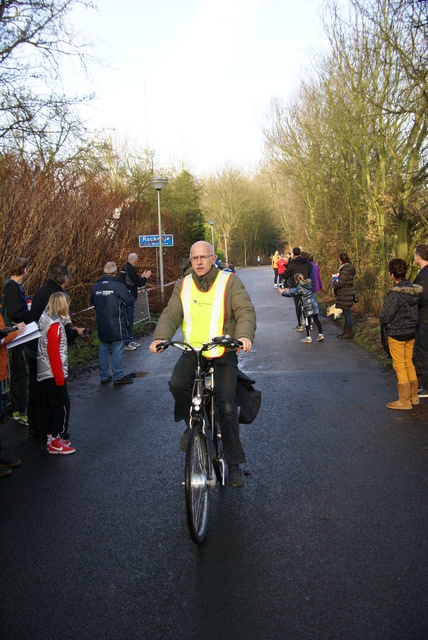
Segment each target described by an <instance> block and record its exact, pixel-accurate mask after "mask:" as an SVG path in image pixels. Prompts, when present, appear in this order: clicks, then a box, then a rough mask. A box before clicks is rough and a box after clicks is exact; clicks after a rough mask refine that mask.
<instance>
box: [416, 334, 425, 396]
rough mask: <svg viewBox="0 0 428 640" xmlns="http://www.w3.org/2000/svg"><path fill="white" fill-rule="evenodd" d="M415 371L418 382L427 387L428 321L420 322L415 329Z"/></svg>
mask: <svg viewBox="0 0 428 640" xmlns="http://www.w3.org/2000/svg"><path fill="white" fill-rule="evenodd" d="M416 371H417V373H418V377H419V382H420V383H421V385H422V386H423V387H424V389H428V322H421V323H420V324H419V326H418V328H417V331H416Z"/></svg>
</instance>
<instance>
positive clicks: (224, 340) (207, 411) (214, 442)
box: [157, 336, 242, 544]
mask: <svg viewBox="0 0 428 640" xmlns="http://www.w3.org/2000/svg"><path fill="white" fill-rule="evenodd" d="M218 345H225V346H230V347H232V348H239V347H240V346H242V345H241V343H240V342H239V341H238V340H235V339H233V338H230V336H219V337H217V338H214V339H213V340H212V341H210V342H208V343H204V344H203V345H202V346H200V347H193V346H191V345H190V344H188V343H186V342H178V341H162V342H161V343H160V344H159V345H158V347H157V348H158V351H163V350H164V349H166V348H167V347H168V346H173V347H177V348H178V349H181V350H182V351H186V350H188V349H190V350H191V351H192V352H193V353H194V354H195V356H196V369H195V378H194V382H193V390H192V400H191V405H190V416H189V417H190V421H189V427H190V435H189V439H188V443H187V451H186V461H185V472H184V478H185V482H184V484H185V492H186V513H187V523H188V527H189V532H190V535H191V537H192V539H193V540H194V541H195V542H196V543H197V544H201V543H202V542H203V540H204V538H205V533H206V528H207V513H208V489H209V488H214V487H215V486H216V484H217V480H218V481H219V482H220V483H221V484H222V485H223V486H224V485H225V483H226V464H225V460H224V457H223V454H222V451H221V431H220V429H219V426H218V423H217V416H216V402H215V388H214V387H215V379H214V368H213V367H212V366H211V367H209V369H208V370H207V371H202V357H203V356H202V353H203V352H205V351H209V350H210V349H214V348H215V347H217V346H218Z"/></svg>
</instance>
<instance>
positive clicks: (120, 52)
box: [78, 0, 325, 175]
mask: <svg viewBox="0 0 428 640" xmlns="http://www.w3.org/2000/svg"><path fill="white" fill-rule="evenodd" d="M98 5H99V6H98V12H97V13H96V14H94V13H93V12H90V13H89V14H85V17H82V16H79V17H78V20H79V24H80V27H81V30H83V31H84V32H87V33H89V34H90V35H91V37H92V38H93V39H94V40H96V41H97V42H99V43H104V44H103V45H102V44H100V46H99V48H98V51H99V55H101V56H102V57H103V58H104V59H106V60H107V61H108V62H109V64H110V65H111V67H110V68H109V67H108V66H106V65H105V66H102V67H95V73H94V78H93V86H92V87H90V88H91V89H93V90H95V91H96V93H97V94H98V95H99V99H98V100H97V101H96V103H95V105H96V111H92V113H91V118H92V119H93V121H94V122H95V123H96V125H97V126H98V127H105V128H107V129H114V131H115V134H114V135H115V136H116V137H117V138H119V139H120V140H126V142H127V143H128V144H130V145H134V146H135V147H136V148H140V149H143V148H145V147H146V146H147V145H148V146H149V147H151V148H153V149H154V150H155V153H156V163H157V165H158V166H159V167H165V168H168V167H171V166H179V165H180V163H184V164H185V166H186V168H188V169H190V170H191V171H192V172H194V173H196V174H197V175H202V174H204V173H208V172H212V171H214V170H215V169H217V168H220V167H221V166H223V165H224V164H225V163H226V162H229V163H232V164H234V165H238V166H242V167H244V168H250V167H252V166H255V165H257V163H258V161H259V160H260V159H261V157H262V144H263V143H262V134H261V124H262V123H263V122H264V113H265V112H266V110H267V108H268V105H269V102H270V100H271V99H272V98H273V97H275V96H280V97H285V98H287V96H288V95H290V93H291V92H292V91H293V90H294V89H295V88H296V86H297V83H298V80H299V79H300V78H301V77H302V76H303V73H304V68H305V66H307V65H308V64H309V60H310V58H311V56H313V55H314V54H315V53H316V52H319V51H320V50H321V48H322V46H323V32H322V26H321V15H320V14H321V10H322V8H323V6H324V5H325V2H323V0H180V2H179V1H178V0H156V2H154V1H153V0H140V1H139V2H138V1H137V0H121V2H119V3H118V2H117V1H116V0H98Z"/></svg>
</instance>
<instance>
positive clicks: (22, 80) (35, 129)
mask: <svg viewBox="0 0 428 640" xmlns="http://www.w3.org/2000/svg"><path fill="white" fill-rule="evenodd" d="M77 5H80V6H83V7H86V8H94V5H93V4H92V2H91V1H90V0H0V143H1V144H2V146H3V149H5V148H7V149H9V150H10V149H15V150H16V149H19V150H20V151H24V152H34V151H35V152H36V153H37V154H38V155H39V154H40V151H41V150H43V151H44V153H46V150H47V149H49V152H50V154H51V155H53V154H56V153H58V151H59V149H60V148H61V147H62V146H63V145H65V144H66V143H68V144H70V142H71V138H72V137H73V136H80V135H81V133H82V131H83V128H82V123H81V121H80V120H79V118H78V117H77V116H76V114H75V112H74V109H73V108H74V107H75V105H76V104H78V103H80V102H82V101H85V100H89V99H90V98H91V97H92V96H84V95H81V96H76V95H68V94H67V91H66V90H65V89H64V85H63V81H62V77H61V64H62V62H63V61H64V60H65V59H67V60H68V61H70V60H73V61H75V62H76V63H78V64H79V65H80V67H81V68H82V69H83V70H84V71H86V70H87V68H88V67H87V65H88V63H89V61H90V46H91V45H90V44H87V43H84V42H80V40H79V36H78V35H76V34H75V33H74V32H73V29H72V26H71V23H70V21H69V14H70V12H71V11H72V9H73V8H74V7H75V6H77Z"/></svg>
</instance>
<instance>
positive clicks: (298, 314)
mask: <svg viewBox="0 0 428 640" xmlns="http://www.w3.org/2000/svg"><path fill="white" fill-rule="evenodd" d="M293 300H294V306H295V307H296V318H297V324H298V325H299V327H300V326H301V325H302V303H301V301H300V298H299V296H293Z"/></svg>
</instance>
